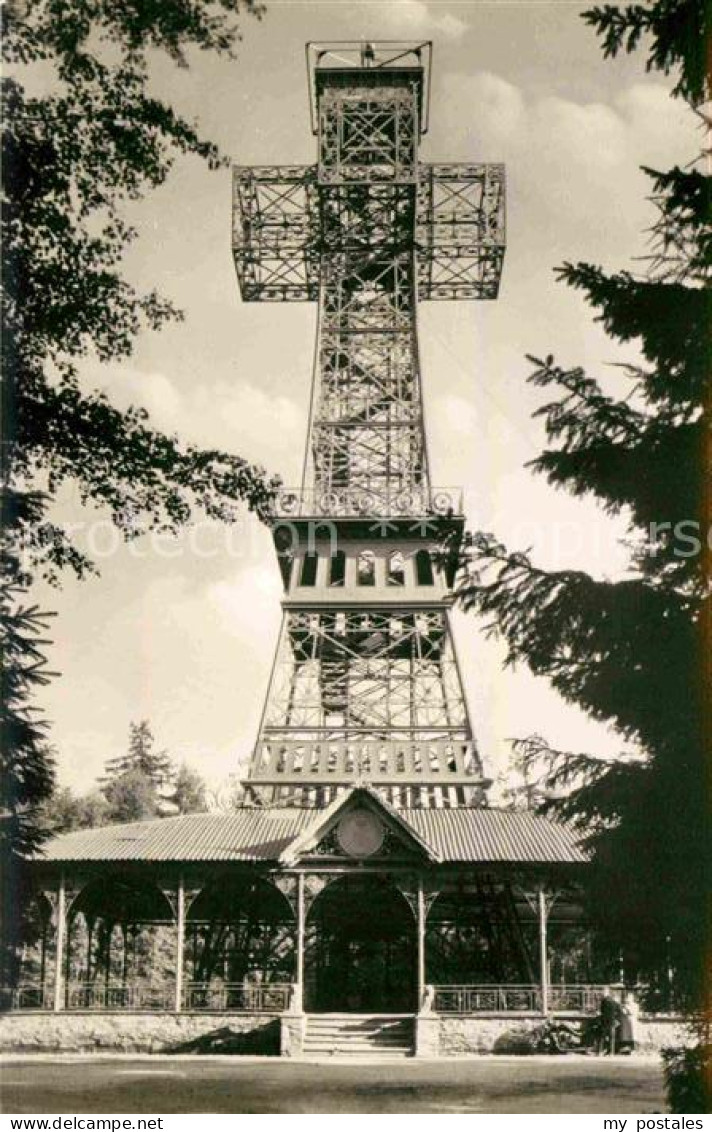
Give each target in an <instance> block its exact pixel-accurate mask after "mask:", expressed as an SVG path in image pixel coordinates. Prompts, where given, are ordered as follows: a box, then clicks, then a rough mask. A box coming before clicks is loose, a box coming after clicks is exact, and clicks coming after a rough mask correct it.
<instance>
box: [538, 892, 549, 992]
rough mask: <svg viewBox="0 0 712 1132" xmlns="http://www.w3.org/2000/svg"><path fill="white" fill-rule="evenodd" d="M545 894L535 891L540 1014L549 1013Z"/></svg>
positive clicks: (547, 912)
mask: <svg viewBox="0 0 712 1132" xmlns="http://www.w3.org/2000/svg"><path fill="white" fill-rule="evenodd" d="M546 896H547V894H546V892H545V890H544V889H543V888H541V887H540V888H538V889H537V912H538V917H539V983H540V987H541V1012H542V1014H548V1013H549V955H548V950H549V949H548V941H547V919H548V915H549V909H548V907H547V902H546Z"/></svg>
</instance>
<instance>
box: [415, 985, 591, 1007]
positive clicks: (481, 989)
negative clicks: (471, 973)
mask: <svg viewBox="0 0 712 1132" xmlns="http://www.w3.org/2000/svg"><path fill="white" fill-rule="evenodd" d="M603 990H604V988H603V987H602V986H596V985H593V984H570V985H567V984H565V985H563V986H561V985H560V984H557V985H552V986H550V987H549V990H548V1009H549V1010H550V1011H552V1012H561V1013H564V1012H565V1013H571V1014H595V1013H596V1012H597V1010H598V1005H599V1003H600V1001H601V997H602V995H603ZM433 1010H435V1011H436V1012H437V1013H438V1014H485V1013H488V1014H489V1013H492V1014H527V1013H529V1014H534V1013H540V1012H541V1010H542V995H541V987H540V986H538V985H537V984H535V983H520V984H511V983H510V984H494V983H484V984H480V985H476V986H473V985H469V986H457V985H450V986H445V985H441V986H436V987H434V997H433Z"/></svg>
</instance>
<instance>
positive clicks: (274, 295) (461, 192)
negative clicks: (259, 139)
mask: <svg viewBox="0 0 712 1132" xmlns="http://www.w3.org/2000/svg"><path fill="white" fill-rule="evenodd" d="M318 186H319V167H318V166H317V165H254V166H236V167H235V168H234V170H233V236H232V249H233V256H234V259H235V267H236V270H237V276H238V280H239V283H240V291H241V293H242V297H243V299H244V300H246V301H248V302H249V301H255V300H260V301H268V302H269V301H271V302H305V301H312V302H313V301H315V300H316V299H317V298H318V295H319V279H320V256H321V252H322V240H323V234H324V232H325V231H326V229H327V227H328V230H329V233H330V237H329V249H330V251H331V252H332V253H333V252H336V251H338V250H339V249H340V247H342V246H343V247H344V248H346V247H348V246H349V245H350V242H352V241H353V239H354V237H355V236H356V235H357V234H358V232H357V226H358V218H354V217H353V216H349V220H348V222H346V223H341V222H339V223H337V224H336V225H335V224H334V222H333V215H332V214H331V213H330V215H329V217H328V218H327V217H325V216H324V215H323V214H322V213H323V209H324V202H323V199H322V198H320V194H319V188H318ZM393 191H394V192H398V190H397V188H396V189H394V190H393ZM380 192H381V205H382V200H383V190H380ZM414 192H415V197H416V200H415V209H414V230H411V234H410V239H412V240H413V246H414V251H415V253H416V257H417V273H418V297H419V298H420V299H495V298H496V297H497V294H498V292H499V283H500V278H501V274H502V264H503V261H504V248H505V174H504V166H503V165H500V164H482V163H465V162H460V163H447V164H444V163H437V164H424V163H420V164H419V165H418V169H417V181H416V184H415V186H414ZM394 199H395V198H394ZM364 207H365V206H364ZM332 212H333V209H332ZM366 212H368V209H366ZM393 217H394V231H393V234H392V238H393V240H394V241H398V242H399V243H401V242H402V237H403V233H402V231H401V230H400V226H401V223H402V220H401V213H400V212H399V211H398V210H396V209H394V212H393ZM382 237H384V238H385V239H386V240H387V238H388V236H387V233H382Z"/></svg>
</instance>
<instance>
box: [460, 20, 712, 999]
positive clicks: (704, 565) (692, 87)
mask: <svg viewBox="0 0 712 1132" xmlns="http://www.w3.org/2000/svg"><path fill="white" fill-rule="evenodd" d="M705 18H706V17H705V13H704V10H703V5H702V4H701V3H699V2H698V0H657V2H655V3H652V4H649V5H646V6H641V5H633V6H632V7H627V8H618V7H613V6H611V5H607V6H606V7H605V8H595V9H593V10H591V11H590V12H588V13H586V15H585V19H586V20H587V21H588V22H589V23H591V24H592V25H593V26H594V27H595V28H596V29H597V31H598V33H599V34H600V35H601V37H602V39H603V44H604V49H605V51H606V53H607V54H609V55H612V54H616V52H618V51H619V50H631V49H633V48H634V47H636V46H637V45H638V43H639V42H640V41H641V39H642V38H645V37H647V38H648V42H649V43H650V53H649V57H648V65H649V67H650V68H654V69H657V70H662V71H664V72H666V73H667V71H668V70H670V69H671V68H673V67H675V68H677V70H678V81H677V84H676V87H675V92H676V93H677V94H678V95H681V96H682V97H684V98H687V99H688V101H689V102H690V103H691V104H693V105H697V104H699V103H700V102H701V101H702V100H703V98H705V97H708V96H709V94H710V88H709V81H710V80H709V77H708V75H707V73H706V72H705V70H704V68H703V67H701V56H700V50H701V47H702V44H703V42H704V37H701V36H700V33H701V32H702V31H703V30H705V29H704V27H703V25H704V20H705ZM693 41H694V46H691V45H692V44H693ZM647 173H648V175H649V177H650V179H651V184H652V194H653V199H654V201H655V203H656V205H657V211H658V219H657V222H656V224H655V227H654V231H653V240H654V246H653V252H652V255H651V258H650V261H649V263H648V266H647V269H646V273H645V274H644V275H641V276H638V275H634V274H632V273H631V272H629V271H620V272H614V273H608V272H605V271H603V270H602V269H601V268H599V267H596V266H595V265H591V264H587V263H577V264H566V265H564V267H563V268H561V270H560V273H559V274H560V277H561V279H562V280H563V281H564V282H565V283H567V284H568V285H569V286H572V287H574V288H576V289H578V290H579V291H581V293H582V294H583V295H584V296H585V298H586V300H587V301H588V303H589V304H590V305H591V306H592V307H593V308H594V309H595V310H596V311H597V312H598V313H597V317H598V318H599V320H600V321H601V322H602V323H603V325H604V327H605V329H606V331H607V332H608V334H609V336H610V337H611V338H612V339H613V340H615V341H617V342H620V343H629V342H631V343H635V344H636V345H638V346H639V348H640V353H641V356H642V358H641V363H640V365H638V366H635V367H633V366H623V367H620V368H619V369H618V371H617V372H618V374H619V384H618V388H617V389H616V392H615V394H610V393H608V392H606V391H605V390H604V388H603V387H602V385H601V384H600V383H599V382H597V381H596V380H595V379H594V378H592V377H590V376H589V375H587V374H586V373H584V371H583V370H582V369H580V368H579V367H565V366H559V365H557V364H556V363H555V360H554V358H553V356H548V357H546V358H543V359H531V360H532V362H533V365H534V367H535V368H534V372H533V373H532V375H531V378H530V380H531V381H532V382H533V384H535V385H536V386H538V387H539V388H541V389H543V390H545V391H546V392H547V394H548V400H547V401H546V403H544V404H543V405H542V406H541V408H540V409H539V411H538V412H539V415H540V416H541V417H542V418H543V420H544V424H545V427H546V435H547V439H548V443H547V446H546V448H545V450H544V451H543V452H542V453H541V455H540V456H539V457H538V458H537V459H536V460H535V461H533V468H534V470H535V472H537V473H539V474H541V475H544V476H545V477H546V478H547V480H548V481H549V483H551V484H553V485H554V486H555V487H557V488H560V489H562V490H565V491H567V492H569V493H570V494H572V495H574V496H580V497H588V498H593V499H595V500H596V501H597V502H598V503H599V504H600V505H601V506H602V507H603V508H604V509H605V510H606V511H607V512H608V513H610V514H623V515H625V516H626V517H627V519H628V523H629V534H628V545H629V551H630V558H629V569H628V570H627V572H626V575H625V576H624V577H622V578H620V579H618V580H615V581H611V580H607V579H605V578H595V577H592V576H591V575H590V574H588V573H587V572H586V571H584V570H543V569H541V568H539V567H538V566H537V565H536V563H535V562H533V561H532V559H531V556H530V555H528V554H521V553H512V552H511V551H509V550H508V549H507V548H506V547H505V546H503V545H501V544H500V543H499V542H498V541H497V539H496V538H495V537H494V536H492V535H487V534H478V535H476V536H474V537H473V538H472V539H471V540H470V543H469V546H468V547H467V548H466V551H465V554H464V558H463V565H464V572H463V576H462V579H461V582H460V584H459V591H458V596H459V600H460V602H461V603H462V604H463V605H464V606H465V607H466V608H470V609H474V610H476V611H477V612H478V613H480V614H482V615H483V616H484V617H485V618H487V620H488V622H489V627H490V630H491V631H492V632H493V633H496V634H498V635H499V636H500V637H501V638H502V639H503V640H504V641H505V643H506V646H507V654H508V662H509V663H510V664H515V663H519V662H524V663H526V664H527V665H528V666H529V667H530V669H531V670H532V671H533V672H534V673H536V674H537V675H540V676H545V677H547V678H548V679H549V680H550V681H551V683H552V684H553V686H554V687H555V688H556V689H557V691H559V692H560V693H561V695H562V696H563V697H564V699H565V700H567V701H568V702H570V703H574V704H577V705H578V706H580V707H581V708H583V709H584V711H586V712H587V713H588V714H589V715H590V716H592V717H593V718H594V719H596V720H599V721H601V722H604V723H609V724H613V725H614V726H615V727H616V729H617V730H618V732H619V734H620V735H621V737H622V739H623V740H624V742H626V743H627V744H628V745H629V747H630V750H629V751H628V752H625V753H624V754H623V756H622V757H621V758H619V759H614V760H604V759H601V758H598V757H595V756H594V755H588V754H578V755H577V754H572V753H571V752H560V751H553V750H551V749H549V748H547V746H546V744H545V743H543V742H539V743H533V744H532V741H531V739H530V740H528V741H527V742H528V744H529V746H528V749H524V748H522V750H521V751H520V754H522V756H523V758H524V765H525V766H529V769H530V771H533V768H534V766H535V765H537V766H539V768H541V763H542V758H543V759H544V761H545V762H546V761H547V760H548V766H547V767H546V768H545V771H544V773H543V774H542V775H541V776H540V779H539V786H540V787H541V790H542V792H543V793H544V794H545V795H546V797H545V798H544V801H543V805H544V808H545V809H548V810H549V811H551V810H553V811H554V812H556V813H559V814H560V815H562V816H564V817H566V818H568V819H569V820H572V821H574V822H575V823H577V824H578V825H579V827H580V828H581V829H582V830H583V831H585V833H586V834H587V836H588V839H589V844H590V847H591V851H592V854H593V868H592V870H591V872H590V880H589V887H590V892H589V896H590V904H591V911H592V913H593V914H594V915H595V916H596V918H597V920H598V924H599V927H600V929H601V932H602V934H603V936H604V938H607V939H608V940H609V941H610V942H611V943H612V944H615V945H616V946H623V948H624V949H625V952H626V955H627V958H628V962H629V965H630V967H631V970H633V971H637V972H638V973H639V974H640V975H641V976H642V977H644V978H646V979H647V980H648V982H649V983H650V984H651V985H652V986H653V987H654V986H656V985H659V984H660V981H661V978H662V977H664V972H665V971H666V969H667V967H668V965H671V966H672V970H673V973H674V982H675V988H674V989H675V994H676V997H677V1001H678V1002H679V1003H682V1004H684V1005H686V1006H687V1008H688V1009H689V1010H690V1011H691V1012H692V1013H699V1012H700V1011H704V1010H705V1009H706V1008H708V1007H709V1002H708V999H707V996H708V993H709V984H708V982H707V975H706V971H705V965H706V959H707V955H708V953H709V939H710V938H711V937H710V922H709V918H708V911H707V910H708V907H709V904H708V893H707V876H706V870H705V869H704V867H703V864H702V863H703V862H704V861H707V860H709V859H710V856H711V852H712V836H711V832H712V831H711V828H710V825H711V823H710V818H709V799H710V797H712V789H711V787H712V782H711V781H710V764H709V747H708V744H709V737H710V734H711V733H712V731H711V729H710V700H709V691H710V686H711V684H710V667H709V665H710V657H709V642H710V640H711V639H712V632H711V630H712V622H711V620H710V601H709V578H710V556H709V544H708V542H707V538H708V532H709V529H710V515H709V502H710V493H709V472H710V462H709V448H708V447H707V446H708V439H707V438H708V436H709V425H710V403H709V393H710V374H709V342H708V328H709V325H710V305H709V304H710V297H709V296H710V291H709V282H710V248H711V242H710V227H709V215H710V213H709V202H710V178H709V176H708V175H706V174H703V173H701V172H700V171H699V170H697V169H695V168H688V169H680V168H674V169H672V170H669V171H667V172H656V171H652V170H647Z"/></svg>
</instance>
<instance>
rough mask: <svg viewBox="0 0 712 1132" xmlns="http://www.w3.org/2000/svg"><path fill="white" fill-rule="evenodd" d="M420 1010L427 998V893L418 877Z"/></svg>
mask: <svg viewBox="0 0 712 1132" xmlns="http://www.w3.org/2000/svg"><path fill="white" fill-rule="evenodd" d="M417 911H418V925H417V931H418V1011H419V1012H420V1011H421V1010H422V1008H423V1002H424V1000H425V893H424V891H423V878H422V876H419V877H418V908H417Z"/></svg>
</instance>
